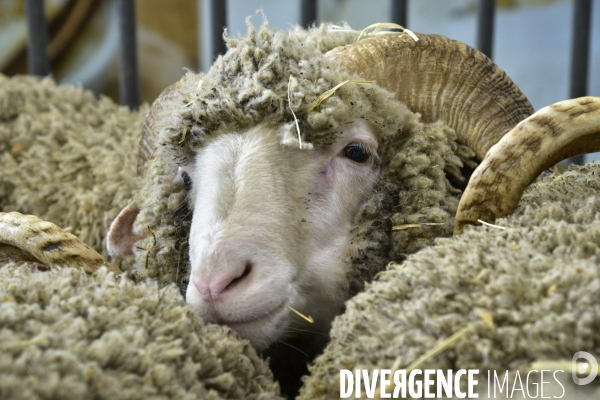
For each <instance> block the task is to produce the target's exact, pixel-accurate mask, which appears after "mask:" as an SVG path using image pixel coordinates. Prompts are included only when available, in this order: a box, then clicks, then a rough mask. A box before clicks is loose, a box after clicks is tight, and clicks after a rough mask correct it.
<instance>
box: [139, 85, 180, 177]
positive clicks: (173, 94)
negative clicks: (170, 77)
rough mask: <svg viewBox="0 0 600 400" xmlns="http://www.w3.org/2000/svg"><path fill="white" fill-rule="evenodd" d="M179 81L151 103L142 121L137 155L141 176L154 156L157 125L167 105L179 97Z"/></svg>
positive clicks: (166, 109)
mask: <svg viewBox="0 0 600 400" xmlns="http://www.w3.org/2000/svg"><path fill="white" fill-rule="evenodd" d="M179 87H180V81H178V82H176V83H174V84H172V85H171V86H169V87H167V88H166V89H165V90H163V91H162V93H161V94H160V95H159V96H158V97H157V99H156V100H155V101H154V102H153V103H152V107H150V111H148V115H147V116H146V119H145V120H144V125H143V126H142V135H141V136H140V141H139V153H138V163H137V174H138V176H142V175H144V173H145V170H146V162H147V161H148V160H149V159H150V158H151V157H152V154H154V150H156V145H157V144H156V142H157V140H158V124H159V122H160V121H161V120H163V119H164V117H165V115H164V113H165V112H169V111H168V110H169V107H168V105H169V104H171V103H172V102H173V101H174V100H176V99H178V97H180V96H181V95H180V93H179Z"/></svg>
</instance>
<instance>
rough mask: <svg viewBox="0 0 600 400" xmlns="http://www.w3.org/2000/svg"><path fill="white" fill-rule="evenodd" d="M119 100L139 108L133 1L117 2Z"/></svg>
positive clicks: (121, 0)
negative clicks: (119, 39)
mask: <svg viewBox="0 0 600 400" xmlns="http://www.w3.org/2000/svg"><path fill="white" fill-rule="evenodd" d="M118 6H119V19H120V20H119V30H120V36H121V45H120V48H119V99H120V101H121V104H123V105H126V106H128V107H129V108H131V109H132V110H136V109H137V108H138V107H139V106H140V76H139V71H138V60H137V39H136V18H135V0H119V3H118Z"/></svg>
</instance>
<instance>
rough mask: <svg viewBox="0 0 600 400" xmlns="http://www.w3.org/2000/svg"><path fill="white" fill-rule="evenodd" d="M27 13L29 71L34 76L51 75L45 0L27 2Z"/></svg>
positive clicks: (27, 0)
mask: <svg viewBox="0 0 600 400" xmlns="http://www.w3.org/2000/svg"><path fill="white" fill-rule="evenodd" d="M25 13H26V17H27V69H28V71H29V73H30V74H32V75H38V76H46V75H50V73H51V68H50V56H49V55H48V22H47V21H46V15H45V13H44V0H26V1H25Z"/></svg>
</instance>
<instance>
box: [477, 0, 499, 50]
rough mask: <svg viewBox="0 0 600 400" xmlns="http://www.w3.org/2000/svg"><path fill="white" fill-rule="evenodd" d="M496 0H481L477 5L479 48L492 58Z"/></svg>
mask: <svg viewBox="0 0 600 400" xmlns="http://www.w3.org/2000/svg"><path fill="white" fill-rule="evenodd" d="M495 12H496V0H479V6H478V7H477V49H478V50H479V51H481V52H482V53H483V54H485V55H486V56H488V57H489V58H492V44H493V42H494V14H495Z"/></svg>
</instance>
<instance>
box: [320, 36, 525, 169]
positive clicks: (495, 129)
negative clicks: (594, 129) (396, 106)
mask: <svg viewBox="0 0 600 400" xmlns="http://www.w3.org/2000/svg"><path fill="white" fill-rule="evenodd" d="M416 36H417V37H418V39H419V40H418V41H416V40H415V39H414V38H413V37H412V36H410V35H409V34H408V33H401V34H399V33H388V34H380V35H377V36H375V37H373V38H370V39H365V40H360V41H358V42H357V43H355V44H351V45H348V46H343V47H338V48H335V49H333V50H331V51H330V52H329V53H327V57H328V58H329V59H330V61H331V62H332V65H333V67H334V68H339V69H342V70H345V71H347V72H350V73H352V74H356V75H359V76H360V77H362V78H363V79H368V80H374V81H376V82H377V83H378V85H380V86H382V87H384V88H385V89H387V90H389V91H391V92H393V93H395V94H396V98H397V99H398V100H400V101H402V102H404V103H405V104H406V105H407V106H408V108H410V109H411V111H413V112H419V113H421V115H422V116H423V120H424V121H425V122H433V121H436V120H438V119H440V120H442V121H444V123H446V125H448V126H450V127H451V128H453V129H454V130H455V131H456V134H457V135H458V140H459V141H460V142H461V143H463V144H466V145H467V146H469V147H470V148H471V149H473V150H474V151H475V153H476V155H477V158H478V159H479V160H482V159H483V157H484V156H485V154H486V153H487V151H488V150H489V149H490V147H492V146H493V145H494V144H495V143H497V142H498V140H500V138H501V137H502V136H503V135H504V134H505V133H506V132H508V131H509V130H510V129H512V128H513V127H514V126H515V125H516V124H517V123H519V122H520V121H522V120H523V119H524V118H526V117H528V116H530V115H531V114H532V113H533V108H532V107H531V104H530V103H529V101H528V100H527V98H526V97H525V95H523V93H521V91H520V90H519V88H518V87H517V86H516V85H515V84H514V83H513V81H512V80H511V79H510V78H509V77H508V75H506V73H505V72H504V71H503V70H502V69H500V67H498V66H497V65H495V64H494V63H493V62H492V61H491V60H490V59H489V58H488V57H486V56H485V55H484V54H483V53H480V52H479V51H477V50H475V49H473V48H472V47H470V46H468V45H466V44H464V43H462V42H458V41H456V40H451V39H448V38H446V37H444V36H440V35H424V34H416Z"/></svg>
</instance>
